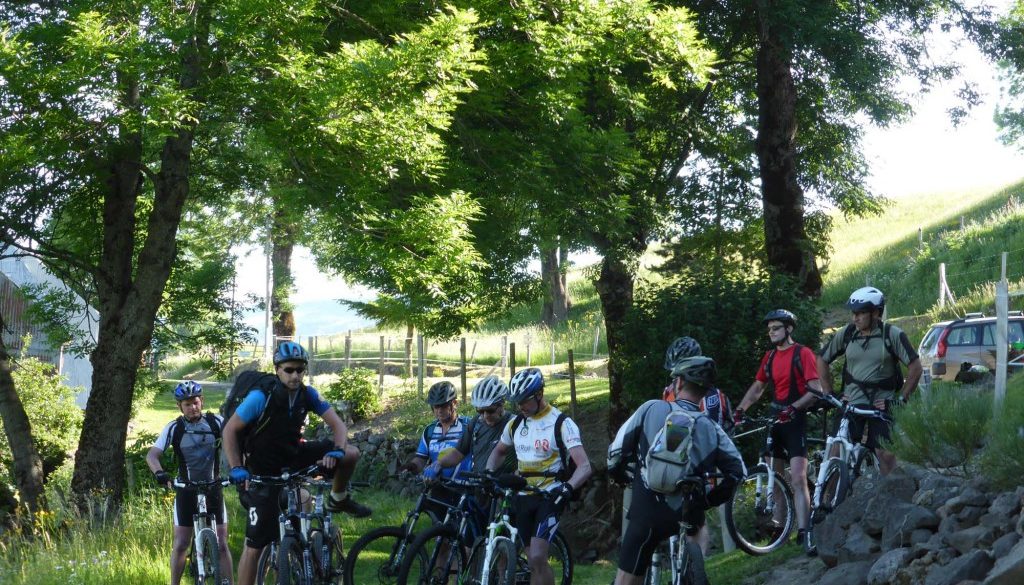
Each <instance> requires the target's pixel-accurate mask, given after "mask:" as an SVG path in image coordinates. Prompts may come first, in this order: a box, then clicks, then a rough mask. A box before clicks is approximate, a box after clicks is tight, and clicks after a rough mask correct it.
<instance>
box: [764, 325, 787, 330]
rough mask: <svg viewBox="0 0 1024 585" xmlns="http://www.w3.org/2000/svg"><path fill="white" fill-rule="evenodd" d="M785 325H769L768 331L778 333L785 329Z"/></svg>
mask: <svg viewBox="0 0 1024 585" xmlns="http://www.w3.org/2000/svg"><path fill="white" fill-rule="evenodd" d="M785 328H786V326H785V325H769V326H768V331H778V330H779V329H785Z"/></svg>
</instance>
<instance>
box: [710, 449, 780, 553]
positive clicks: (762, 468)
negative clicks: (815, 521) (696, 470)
mask: <svg viewBox="0 0 1024 585" xmlns="http://www.w3.org/2000/svg"><path fill="white" fill-rule="evenodd" d="M769 474H770V475H771V476H773V477H774V482H775V487H776V493H775V494H772V495H771V497H768V496H769V494H767V493H764V492H766V491H767V487H768V476H769ZM778 496H781V498H780V497H778ZM775 500H780V501H775ZM769 503H774V508H775V510H774V511H770V510H769V507H768V504H769ZM795 514H796V512H795V510H794V508H793V488H791V487H790V486H789V484H788V483H786V481H785V480H784V479H783V478H782V476H781V475H780V474H778V473H776V472H775V471H772V470H770V469H768V466H767V465H765V464H763V463H762V464H759V465H757V466H755V467H754V468H753V469H751V470H750V472H749V473H748V474H747V476H746V477H745V478H743V481H742V482H741V483H740V485H739V486H738V487H737V488H736V491H735V492H734V493H733V495H732V498H730V499H729V501H727V502H726V503H725V526H726V529H727V530H728V531H729V535H730V536H732V539H733V541H734V542H735V543H736V546H737V547H739V548H740V550H742V551H743V552H745V553H747V554H749V555H754V556H757V555H764V554H768V553H770V552H772V551H774V550H776V549H778V548H779V547H781V546H782V545H783V544H785V543H786V539H787V538H789V535H790V533H791V532H792V531H793V525H794V521H795Z"/></svg>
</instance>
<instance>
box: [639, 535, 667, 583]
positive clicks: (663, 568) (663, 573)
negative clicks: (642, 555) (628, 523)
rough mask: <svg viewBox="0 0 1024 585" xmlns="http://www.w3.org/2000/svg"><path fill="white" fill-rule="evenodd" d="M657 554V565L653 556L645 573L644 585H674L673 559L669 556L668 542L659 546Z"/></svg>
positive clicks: (656, 550)
mask: <svg viewBox="0 0 1024 585" xmlns="http://www.w3.org/2000/svg"><path fill="white" fill-rule="evenodd" d="M655 554H657V564H655V558H654V555H652V556H651V564H650V565H649V566H648V567H647V571H646V572H645V573H644V585H672V558H671V556H670V555H669V550H668V545H667V541H666V542H662V543H661V544H659V545H658V548H657V549H655Z"/></svg>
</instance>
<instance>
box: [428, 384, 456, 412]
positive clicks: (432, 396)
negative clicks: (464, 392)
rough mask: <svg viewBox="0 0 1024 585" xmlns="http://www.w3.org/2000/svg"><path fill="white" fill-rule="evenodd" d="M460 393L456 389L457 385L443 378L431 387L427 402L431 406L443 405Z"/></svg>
mask: <svg viewBox="0 0 1024 585" xmlns="http://www.w3.org/2000/svg"><path fill="white" fill-rule="evenodd" d="M457 395H458V393H457V392H456V391H455V386H453V385H452V383H451V382H449V381H447V380H442V381H441V382H438V383H436V384H434V385H433V386H431V387H430V390H429V391H427V404H429V405H430V406H442V405H444V404H448V403H449V402H451V401H452V400H455V397H456V396H457Z"/></svg>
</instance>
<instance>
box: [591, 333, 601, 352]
mask: <svg viewBox="0 0 1024 585" xmlns="http://www.w3.org/2000/svg"><path fill="white" fill-rule="evenodd" d="M600 342H601V326H600V325H597V326H595V327H594V351H592V352H590V359H597V346H598V344H599V343H600Z"/></svg>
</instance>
